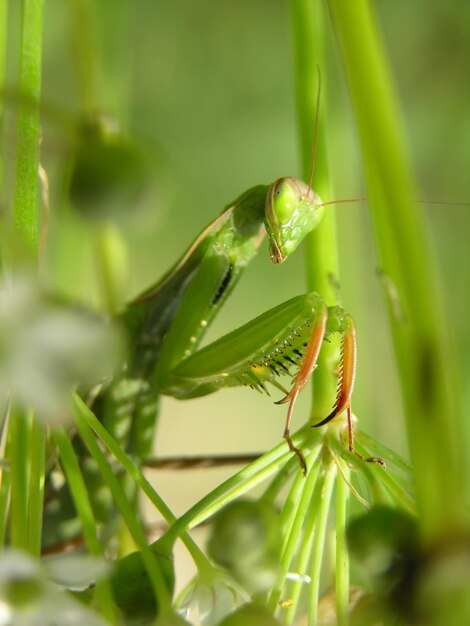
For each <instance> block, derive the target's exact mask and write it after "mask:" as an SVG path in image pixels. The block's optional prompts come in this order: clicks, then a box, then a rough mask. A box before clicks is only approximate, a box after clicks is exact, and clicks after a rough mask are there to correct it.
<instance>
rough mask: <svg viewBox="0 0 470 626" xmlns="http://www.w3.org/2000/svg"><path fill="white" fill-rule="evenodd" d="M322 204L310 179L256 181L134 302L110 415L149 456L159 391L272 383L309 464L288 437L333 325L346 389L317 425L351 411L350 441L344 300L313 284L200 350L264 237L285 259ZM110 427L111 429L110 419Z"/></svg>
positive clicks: (352, 362)
mask: <svg viewBox="0 0 470 626" xmlns="http://www.w3.org/2000/svg"><path fill="white" fill-rule="evenodd" d="M314 145H315V142H314ZM314 154H315V150H314V152H313V155H312V172H311V177H312V174H313V163H314ZM324 211H325V204H324V203H322V201H321V199H320V198H319V196H318V195H317V194H316V193H314V192H313V190H312V188H311V182H310V183H309V184H306V183H304V182H303V181H301V180H299V179H297V178H293V177H284V178H279V179H278V180H276V181H275V182H274V183H272V184H270V185H257V186H255V187H253V188H251V189H249V190H248V191H246V192H245V193H243V194H242V195H241V196H239V197H238V198H237V199H236V200H234V201H233V202H231V203H230V204H229V205H228V206H227V207H226V208H225V209H224V210H223V211H222V213H221V214H220V215H219V216H218V217H217V218H216V219H215V220H214V221H213V222H212V223H211V224H209V225H208V226H207V227H206V228H205V229H204V230H203V231H202V232H201V234H200V235H199V236H198V237H197V238H196V239H195V241H194V242H193V243H192V245H191V246H190V247H189V249H188V250H187V251H186V252H185V253H184V255H183V256H182V257H181V259H180V260H179V261H178V262H177V263H176V264H175V265H174V266H173V267H172V268H171V269H170V270H169V271H168V272H167V274H165V275H164V276H163V278H162V279H161V280H160V281H159V282H157V283H156V284H155V285H154V286H152V287H150V288H149V289H148V290H146V291H145V292H144V293H143V294H142V295H140V296H139V297H138V298H137V299H136V300H134V301H133V302H132V303H131V304H130V305H129V306H128V308H127V310H126V311H125V313H124V314H123V316H122V321H123V322H124V325H125V326H126V328H127V329H128V330H129V334H130V339H131V345H132V354H131V356H130V359H129V362H128V365H127V371H126V373H125V376H124V377H123V378H122V380H121V381H120V382H118V383H115V384H114V386H113V388H112V391H111V402H110V411H109V414H110V415H111V416H113V415H115V414H116V412H117V411H120V413H121V416H122V418H123V420H124V421H126V422H127V426H125V427H124V428H122V423H123V422H121V432H122V430H124V431H125V432H126V435H127V436H128V440H129V441H130V448H131V450H132V452H133V453H134V454H136V455H137V456H138V457H140V458H143V457H144V456H147V455H148V454H149V453H150V445H151V440H152V436H153V425H154V422H155V414H156V410H157V406H156V403H157V398H158V396H160V395H169V396H173V397H175V398H179V399H187V398H195V397H199V396H203V395H206V394H209V393H212V392H215V391H217V390H218V389H221V388H223V387H232V386H239V385H244V386H250V387H252V388H254V389H258V390H260V391H266V384H268V383H270V384H272V385H274V386H275V387H277V388H279V389H280V390H282V391H283V393H284V394H285V395H284V397H283V398H282V399H281V400H279V401H278V402H277V404H284V403H287V404H288V411H287V418H286V424H285V429H284V438H285V440H286V442H287V444H288V446H289V448H290V449H291V451H292V452H294V453H295V454H297V455H298V457H299V459H300V463H301V466H302V469H303V470H304V472H305V471H306V465H305V460H304V458H303V455H302V453H301V451H300V450H299V449H298V448H297V447H296V446H295V445H294V443H293V441H292V439H291V436H290V424H291V418H292V413H293V409H294V405H295V402H296V399H297V397H298V395H299V393H300V392H301V390H302V389H303V388H304V386H305V385H306V383H307V381H308V380H309V378H310V375H311V374H312V372H313V370H314V368H315V365H316V363H317V359H318V355H319V352H320V348H321V345H322V342H323V340H324V339H326V338H328V336H329V335H331V334H332V333H339V334H340V335H341V337H342V363H341V375H340V377H339V381H338V393H337V397H336V402H335V403H334V406H333V407H332V410H331V412H330V413H329V415H327V416H325V418H324V419H323V420H322V421H321V422H320V423H319V424H316V426H321V425H324V424H326V423H327V422H329V421H330V420H332V419H333V418H334V417H335V416H336V415H338V414H340V413H341V412H343V411H344V410H345V409H347V410H348V418H349V420H348V421H349V428H350V447H351V446H352V430H351V429H352V426H351V416H350V412H349V408H350V404H351V396H352V392H353V387H354V378H355V368H356V334H355V326H354V322H353V320H352V318H351V316H350V315H349V314H348V313H346V312H345V311H344V310H343V308H342V307H340V306H334V307H327V306H326V305H325V303H324V301H323V299H322V298H321V296H320V295H319V294H317V293H315V292H312V293H308V294H304V295H299V296H297V297H294V298H292V299H291V300H288V301H287V302H284V303H283V304H280V305H278V306H276V307H274V308H273V309H271V310H269V311H267V312H266V313H264V314H262V315H260V316H258V317H257V318H255V319H254V320H252V321H250V322H248V323H247V324H245V325H243V326H241V327H240V328H238V329H237V330H234V331H232V332H230V333H229V334H227V335H225V336H224V337H221V338H220V339H218V340H216V341H215V342H213V343H211V344H210V345H208V346H206V347H204V348H202V349H200V350H198V346H199V344H200V342H201V340H202V338H203V336H204V334H205V332H206V330H207V328H208V326H209V325H210V323H211V322H212V320H213V318H214V316H215V315H216V314H217V312H218V311H219V310H220V308H221V307H222V305H223V304H224V303H225V301H226V299H227V297H228V296H229V294H230V293H231V292H232V290H233V289H234V287H235V285H236V284H237V282H238V280H239V279H240V277H241V275H242V274H243V271H244V269H245V267H246V266H247V265H248V263H250V261H251V260H252V259H253V257H254V256H255V255H256V254H257V252H258V251H259V249H260V247H261V244H262V242H263V240H264V239H265V238H266V237H267V239H268V246H269V256H270V258H271V261H272V262H273V263H274V264H279V263H282V262H284V261H285V260H286V259H287V257H288V256H289V255H290V254H292V253H293V252H294V251H295V250H296V248H297V247H298V245H299V244H300V243H301V241H302V240H303V238H304V237H305V235H306V234H307V233H309V232H310V231H312V230H313V229H314V228H315V227H316V226H317V225H318V224H319V223H320V221H321V219H322V217H323V214H324ZM281 375H286V376H291V377H292V383H291V387H290V389H285V388H284V386H283V385H281V384H280V382H279V380H278V378H279V377H280V376H281ZM123 399H124V402H123ZM108 408H109V407H108ZM105 424H106V418H105ZM107 425H108V427H110V428H111V427H112V420H109V421H108V424H107Z"/></svg>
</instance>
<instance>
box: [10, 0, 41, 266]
mask: <svg viewBox="0 0 470 626" xmlns="http://www.w3.org/2000/svg"><path fill="white" fill-rule="evenodd" d="M42 19H43V0H23V3H22V20H21V48H20V78H19V92H20V103H19V107H18V121H17V125H18V126H17V146H16V177H15V200H14V215H13V218H14V223H15V227H16V229H17V231H18V233H19V235H20V237H21V238H22V240H23V241H24V243H25V244H26V246H27V248H28V250H29V251H30V252H31V254H32V256H33V257H34V258H36V257H37V248H38V229H39V218H38V204H39V201H38V194H39V189H38V187H39V173H38V172H39V131H40V121H39V98H40V95H41V52H42Z"/></svg>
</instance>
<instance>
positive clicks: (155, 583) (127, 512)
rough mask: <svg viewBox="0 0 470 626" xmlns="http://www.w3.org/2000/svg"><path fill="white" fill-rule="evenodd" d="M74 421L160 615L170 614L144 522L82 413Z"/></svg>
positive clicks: (166, 591) (168, 603)
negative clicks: (134, 550)
mask: <svg viewBox="0 0 470 626" xmlns="http://www.w3.org/2000/svg"><path fill="white" fill-rule="evenodd" d="M75 417H76V424H77V428H78V431H79V433H80V436H81V437H82V439H83V441H84V442H85V445H86V446H87V448H88V450H89V451H90V454H91V455H92V457H93V458H94V460H95V461H96V464H97V465H98V468H99V470H100V472H101V475H102V476H103V479H104V480H105V482H106V483H107V485H108V487H109V489H110V491H111V493H112V494H113V498H114V500H115V502H116V505H117V506H118V508H119V510H120V512H121V514H122V516H123V518H124V520H125V522H126V525H127V527H128V528H129V531H130V532H131V534H132V537H133V538H134V541H135V542H136V544H137V547H138V548H139V550H140V551H141V553H142V560H143V562H144V564H145V567H146V568H147V571H148V573H149V577H150V580H151V582H152V587H153V591H154V593H155V598H156V599H157V603H158V605H159V607H160V610H161V612H162V613H163V614H165V613H166V612H169V611H170V608H171V598H170V593H169V590H168V588H167V585H166V582H165V579H164V576H163V572H162V571H161V569H160V566H159V565H158V562H157V560H156V559H155V557H154V555H153V553H152V550H151V548H150V546H149V545H148V543H147V537H146V535H145V531H144V529H143V528H142V525H141V521H140V519H139V517H138V516H137V514H136V512H135V510H134V508H133V506H132V505H131V503H130V502H129V501H128V499H127V497H126V495H125V493H124V490H123V488H122V486H121V484H120V483H119V480H118V479H117V478H116V476H115V474H114V472H113V470H112V468H111V466H110V465H109V463H108V460H107V459H106V457H105V455H104V454H103V452H102V451H101V449H100V447H99V445H98V443H97V442H96V440H95V438H94V435H93V431H92V430H91V429H90V427H89V426H88V424H87V423H86V421H85V420H84V419H83V417H82V415H81V413H80V412H79V411H76V413H75Z"/></svg>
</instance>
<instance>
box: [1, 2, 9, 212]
mask: <svg viewBox="0 0 470 626" xmlns="http://www.w3.org/2000/svg"><path fill="white" fill-rule="evenodd" d="M7 19H8V0H0V93H1V94H2V97H1V98H0V145H3V130H4V128H3V124H4V104H3V95H4V93H5V62H6V50H7ZM2 193H3V150H0V215H1V204H2V203H3V201H2Z"/></svg>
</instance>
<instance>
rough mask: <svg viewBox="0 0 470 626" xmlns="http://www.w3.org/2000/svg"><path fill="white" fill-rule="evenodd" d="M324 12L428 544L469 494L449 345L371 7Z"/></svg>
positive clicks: (344, 1) (336, 1) (336, 3)
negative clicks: (356, 140) (350, 120)
mask: <svg viewBox="0 0 470 626" xmlns="http://www.w3.org/2000/svg"><path fill="white" fill-rule="evenodd" d="M329 6H330V9H331V16H332V19H333V23H334V28H335V31H336V35H337V39H338V41H339V45H340V48H341V51H342V55H343V61H344V67H345V72H346V75H347V78H348V82H349V87H350V91H351V99H352V103H353V107H354V112H355V116H356V120H357V125H358V131H359V137H360V142H361V149H362V154H363V161H364V167H365V173H366V179H367V186H368V191H369V199H370V209H371V215H372V220H373V226H374V230H375V238H376V244H377V250H378V254H379V259H380V266H381V269H382V271H383V272H384V275H385V276H386V277H387V279H388V280H389V281H391V284H393V286H394V287H395V289H396V291H397V293H398V302H391V299H390V297H389V298H388V306H389V316H390V324H391V328H392V332H393V340H394V345H395V353H396V358H397V363H398V368H399V375H400V380H401V388H402V392H403V402H404V406H405V415H406V422H407V431H408V441H409V447H410V450H411V454H412V458H413V461H414V463H415V467H416V483H417V489H416V493H417V499H418V509H419V512H420V524H421V530H422V532H423V534H424V536H426V537H428V538H431V537H433V536H435V535H436V534H438V533H440V532H446V533H448V532H449V527H455V526H459V525H460V524H461V523H462V519H463V518H464V516H463V512H462V505H461V502H462V497H461V495H462V493H466V492H467V491H466V484H465V472H464V471H462V467H464V464H463V462H462V460H463V459H462V456H463V455H462V450H461V448H460V447H459V446H461V445H462V444H461V442H463V441H464V437H463V436H462V433H459V426H458V411H457V408H456V398H457V394H456V392H455V390H453V388H452V380H451V375H452V372H451V371H450V368H449V363H450V362H449V359H448V354H447V346H448V344H449V342H448V341H446V339H445V336H444V328H445V325H444V324H443V318H442V315H441V310H440V309H441V302H440V300H439V293H438V290H437V288H436V280H435V276H434V267H433V263H432V259H431V256H430V250H429V246H428V241H427V238H426V228H425V225H424V223H423V217H422V215H421V210H420V207H419V206H418V205H417V202H416V193H415V186H414V181H413V177H412V172H411V167H410V163H409V159H408V154H407V150H406V148H405V142H404V139H403V131H402V123H401V117H400V115H399V111H398V105H397V102H396V100H397V99H396V95H395V91H394V88H393V84H392V79H391V77H390V72H389V68H388V66H387V63H386V60H385V55H384V51H383V44H382V41H381V38H380V33H379V31H378V28H377V24H376V21H375V17H374V15H373V14H372V11H371V5H370V3H369V2H367V1H366V0H356V1H355V2H354V3H352V2H349V1H348V0H330V1H329ZM395 300H396V299H395ZM397 305H398V308H399V314H397Z"/></svg>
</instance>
